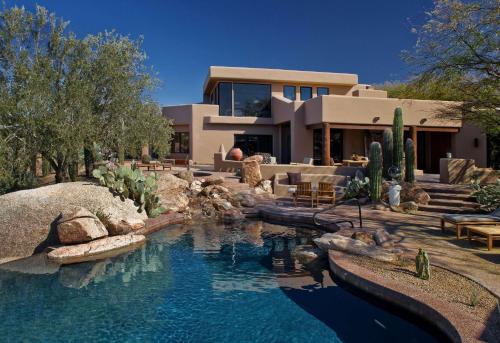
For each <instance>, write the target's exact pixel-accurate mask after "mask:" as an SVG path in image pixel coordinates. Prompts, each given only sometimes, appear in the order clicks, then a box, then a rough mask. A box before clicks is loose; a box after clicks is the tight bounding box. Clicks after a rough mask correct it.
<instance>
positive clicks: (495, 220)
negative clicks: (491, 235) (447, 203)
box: [441, 208, 500, 239]
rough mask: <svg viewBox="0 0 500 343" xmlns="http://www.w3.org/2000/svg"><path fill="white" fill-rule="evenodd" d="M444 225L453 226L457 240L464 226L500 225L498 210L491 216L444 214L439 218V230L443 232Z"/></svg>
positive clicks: (499, 212) (499, 210) (499, 209)
mask: <svg viewBox="0 0 500 343" xmlns="http://www.w3.org/2000/svg"><path fill="white" fill-rule="evenodd" d="M446 223H450V224H452V225H453V226H454V228H455V230H456V233H457V239H460V236H461V235H462V229H463V228H464V227H465V226H466V225H500V208H497V209H496V210H495V211H493V212H492V213H491V214H445V215H444V216H443V217H441V230H442V231H443V232H444V230H445V225H446Z"/></svg>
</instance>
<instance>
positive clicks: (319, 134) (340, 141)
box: [313, 129, 344, 165]
mask: <svg viewBox="0 0 500 343" xmlns="http://www.w3.org/2000/svg"><path fill="white" fill-rule="evenodd" d="M343 155H344V130H342V129H330V158H333V160H334V161H335V162H342V159H343V158H344V157H343ZM313 159H314V164H315V165H321V164H322V161H323V129H315V130H314V131H313Z"/></svg>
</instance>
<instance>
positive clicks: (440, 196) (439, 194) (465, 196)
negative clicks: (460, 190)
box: [429, 192, 475, 202]
mask: <svg viewBox="0 0 500 343" xmlns="http://www.w3.org/2000/svg"><path fill="white" fill-rule="evenodd" d="M429 196H430V197H431V199H432V200H434V199H447V200H461V201H469V202H474V201H475V198H474V197H472V196H470V195H469V194H453V193H444V192H436V193H433V192H429Z"/></svg>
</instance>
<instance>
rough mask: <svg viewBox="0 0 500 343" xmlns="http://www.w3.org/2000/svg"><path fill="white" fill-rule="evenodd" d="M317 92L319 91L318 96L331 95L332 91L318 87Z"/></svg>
mask: <svg viewBox="0 0 500 343" xmlns="http://www.w3.org/2000/svg"><path fill="white" fill-rule="evenodd" d="M317 91H318V96H322V95H328V94H330V90H329V89H328V87H318V89H317Z"/></svg>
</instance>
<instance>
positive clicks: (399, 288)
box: [328, 250, 487, 342]
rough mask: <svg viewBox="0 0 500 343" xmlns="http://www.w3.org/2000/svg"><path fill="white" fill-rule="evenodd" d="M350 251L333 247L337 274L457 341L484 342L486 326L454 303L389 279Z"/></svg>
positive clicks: (332, 259) (333, 268)
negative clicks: (352, 258) (353, 258)
mask: <svg viewBox="0 0 500 343" xmlns="http://www.w3.org/2000/svg"><path fill="white" fill-rule="evenodd" d="M349 257H350V255H349V254H346V253H343V252H340V251H334V250H330V251H329V253H328V261H329V265H330V269H331V271H332V272H333V274H334V275H335V276H336V277H338V278H339V279H341V280H342V281H344V282H346V283H348V284H350V285H352V286H354V287H355V288H358V289H360V290H362V291H364V292H366V293H368V294H370V295H371V296H374V297H375V298H378V299H379V300H382V301H384V302H387V303H389V304H391V305H395V306H396V307H399V308H402V309H404V310H406V311H408V312H409V313H411V314H413V315H416V316H417V317H419V318H422V319H424V320H425V321H427V322H429V323H431V324H432V325H434V326H435V327H436V328H437V329H438V330H440V331H441V332H442V333H444V334H445V335H446V336H447V337H448V338H449V339H450V340H451V341H453V342H484V341H485V340H484V339H483V338H482V336H483V335H484V334H487V332H486V329H487V328H486V326H485V325H484V324H481V323H478V322H477V321H475V320H474V319H473V317H472V316H471V315H469V314H466V313H463V312H461V311H458V310H457V309H455V308H453V307H452V305H451V304H449V303H447V302H445V301H443V300H440V299H437V298H436V297H434V296H431V295H430V294H428V293H424V292H422V291H420V290H418V289H416V288H415V287H410V286H409V285H406V284H403V283H401V282H398V281H396V280H392V279H386V278H384V277H382V276H380V275H377V274H375V273H373V272H372V271H370V270H368V269H366V268H363V267H361V266H359V265H356V264H354V263H352V262H351V261H350V258H349Z"/></svg>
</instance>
